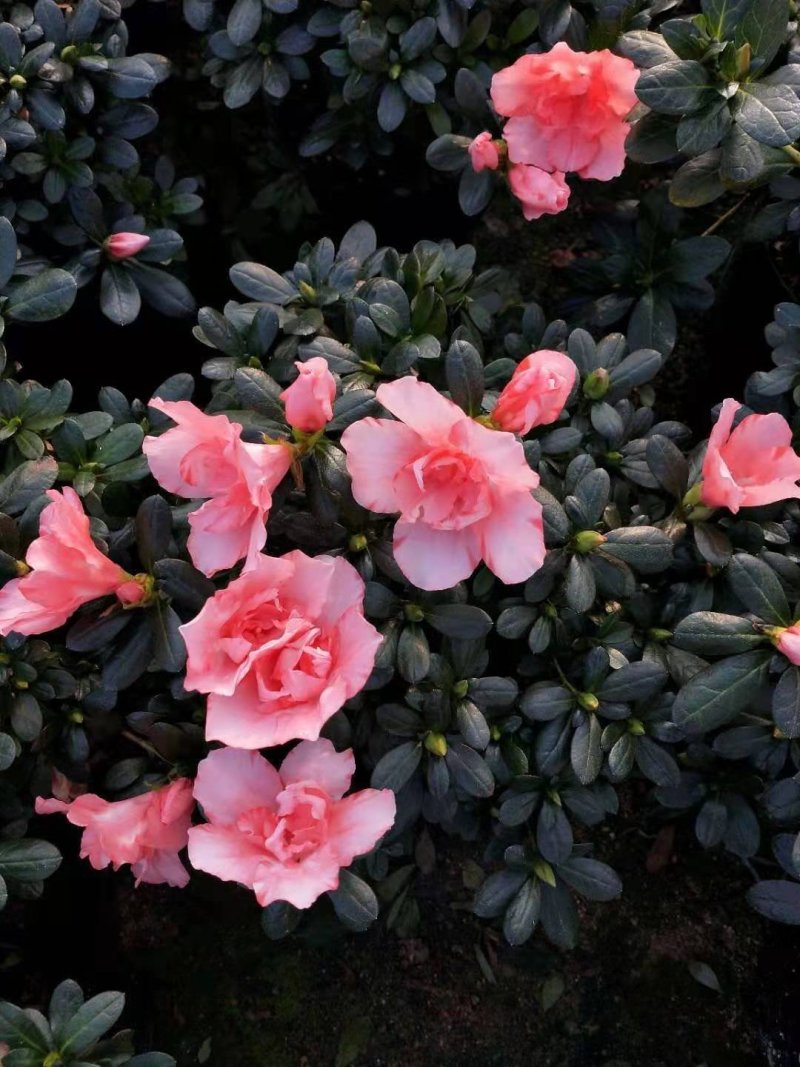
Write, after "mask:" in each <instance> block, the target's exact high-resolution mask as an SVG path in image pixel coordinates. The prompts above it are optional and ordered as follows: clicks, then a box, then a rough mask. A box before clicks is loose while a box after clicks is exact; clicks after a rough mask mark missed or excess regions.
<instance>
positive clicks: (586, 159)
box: [491, 41, 639, 181]
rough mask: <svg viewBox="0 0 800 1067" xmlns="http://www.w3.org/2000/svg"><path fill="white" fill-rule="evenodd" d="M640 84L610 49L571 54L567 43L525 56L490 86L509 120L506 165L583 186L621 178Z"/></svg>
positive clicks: (631, 69)
mask: <svg viewBox="0 0 800 1067" xmlns="http://www.w3.org/2000/svg"><path fill="white" fill-rule="evenodd" d="M638 77H639V72H638V71H637V69H636V67H635V66H634V65H633V63H631V61H630V60H629V59H623V58H622V57H620V56H615V55H613V54H612V53H611V52H609V51H608V50H607V49H603V50H602V51H599V52H574V51H573V50H572V49H571V48H570V47H569V45H568V44H566V43H565V42H563V41H559V42H558V44H556V45H554V47H553V48H552V49H551V50H550V51H549V52H545V53H542V54H526V55H524V56H520V58H519V59H518V60H517V61H516V63H513V64H512V65H511V66H510V67H506V68H505V69H504V70H501V71H498V72H497V74H495V75H494V77H493V78H492V89H491V94H492V102H493V103H494V106H495V109H496V111H497V112H498V113H499V114H500V115H506V116H509V121H508V122H507V123H506V125H505V128H504V130H503V136H504V138H505V140H506V143H507V144H508V158H509V159H510V160H511V162H512V163H527V164H529V165H531V166H534V167H541V168H542V169H543V170H546V171H561V172H566V171H577V172H578V174H579V175H580V176H581V177H582V178H596V179H597V180H599V181H608V180H609V179H611V178H616V177H617V176H618V175H619V174H621V173H622V169H623V167H624V166H625V138H626V137H627V135H628V124H627V123H626V122H625V118H626V116H627V115H628V113H629V112H630V111H631V109H632V108H633V106H634V104H635V103H636V93H635V91H634V89H635V86H636V82H637V80H638Z"/></svg>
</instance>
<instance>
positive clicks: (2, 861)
mask: <svg viewBox="0 0 800 1067" xmlns="http://www.w3.org/2000/svg"><path fill="white" fill-rule="evenodd" d="M60 865H61V853H60V852H59V851H58V849H57V848H56V846H55V845H51V844H50V842H49V841H38V840H36V838H33V837H27V838H24V839H22V840H21V841H0V874H2V875H3V877H4V878H11V879H13V880H14V881H15V882H40V881H41V880H42V879H43V878H49V877H50V875H51V874H52V873H53V872H54V871H57V870H58V868H59V866H60ZM0 1040H2V1037H1V1036H0Z"/></svg>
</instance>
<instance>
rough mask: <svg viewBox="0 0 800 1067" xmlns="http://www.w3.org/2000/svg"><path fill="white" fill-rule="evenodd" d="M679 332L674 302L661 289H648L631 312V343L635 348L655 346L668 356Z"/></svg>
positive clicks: (629, 325) (629, 334) (629, 335)
mask: <svg viewBox="0 0 800 1067" xmlns="http://www.w3.org/2000/svg"><path fill="white" fill-rule="evenodd" d="M677 333H678V327H677V323H676V321H675V312H674V310H673V308H672V304H671V303H670V301H669V300H668V299H667V297H666V296H665V295H664V294H663V293H662V292H661V290H660V289H648V290H647V292H645V293H644V295H643V296H642V297H640V299H639V300H638V301H637V303H636V306H635V307H634V309H633V311H632V313H631V317H630V322H629V323H628V342H629V344H630V345H631V346H632V347H633V348H655V349H656V351H658V352H660V353H661V354H662V355H664V356H668V355H669V354H670V353H671V352H672V349H673V348H674V347H675V341H676V339H677Z"/></svg>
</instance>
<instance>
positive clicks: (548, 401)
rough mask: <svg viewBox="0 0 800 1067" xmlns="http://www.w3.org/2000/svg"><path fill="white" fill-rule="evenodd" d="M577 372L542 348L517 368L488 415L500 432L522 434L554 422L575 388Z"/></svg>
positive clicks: (563, 358)
mask: <svg viewBox="0 0 800 1067" xmlns="http://www.w3.org/2000/svg"><path fill="white" fill-rule="evenodd" d="M576 374H577V368H576V366H575V364H574V363H573V362H572V360H571V359H570V358H569V356H565V355H564V353H563V352H555V351H553V350H552V349H547V348H544V349H542V350H541V351H540V352H532V353H531V355H529V356H526V357H525V358H524V359H523V360H522V361H521V362H520V364H519V365H518V367H517V369H516V370H515V371H514V373H513V375H512V376H511V381H510V382H509V383H508V385H507V386H506V387H505V389H504V390H503V391H502V393H501V394H500V396H499V397H498V399H497V403H496V404H495V407H494V411H493V412H492V422H493V423H494V424H495V426H498V427H499V428H500V429H501V430H508V431H509V432H510V433H518V434H526V433H529V432H530V431H531V430H532V429H533V428H534V427H535V426H548V425H549V424H550V423H551V422H555V421H556V419H557V418H558V416H559V415H560V414H561V412H562V411H563V410H564V405H565V404H566V402H567V398H568V397H569V394H570V393H571V392H572V387H573V386H574V385H575V376H576Z"/></svg>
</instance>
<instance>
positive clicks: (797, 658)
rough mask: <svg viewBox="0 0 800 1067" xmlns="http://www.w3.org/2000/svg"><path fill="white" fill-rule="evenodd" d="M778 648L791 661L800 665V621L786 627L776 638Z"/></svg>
mask: <svg viewBox="0 0 800 1067" xmlns="http://www.w3.org/2000/svg"><path fill="white" fill-rule="evenodd" d="M778 649H779V650H780V651H781V652H782V653H783V654H784V656H786V658H787V659H788V660H789V661H790V662H791V663H796V664H797V666H798V667H800V622H796V623H794V624H793V625H792V626H787V627H786V629H785V630H784V631H783V633H782V634H781V635H780V637H779V638H778Z"/></svg>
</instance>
